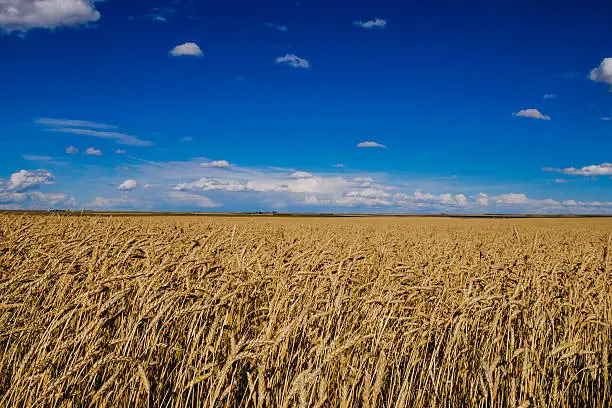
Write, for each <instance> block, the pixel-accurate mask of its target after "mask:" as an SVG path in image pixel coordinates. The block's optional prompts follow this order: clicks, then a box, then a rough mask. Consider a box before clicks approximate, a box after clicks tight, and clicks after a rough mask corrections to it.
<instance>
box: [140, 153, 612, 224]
mask: <svg viewBox="0 0 612 408" xmlns="http://www.w3.org/2000/svg"><path fill="white" fill-rule="evenodd" d="M295 173H298V171H297V170H295V169H286V168H275V169H272V168H271V167H261V168H255V167H241V166H236V165H235V166H232V168H231V170H228V169H225V168H212V167H201V166H200V161H199V160H195V159H194V160H191V161H187V162H168V163H158V162H154V163H148V162H146V163H145V162H143V163H141V164H138V165H135V167H134V169H133V173H132V174H134V176H133V177H134V178H136V179H146V180H147V181H148V182H149V183H155V185H156V186H157V188H156V189H155V190H154V191H152V192H150V193H149V194H148V197H149V198H150V199H153V196H157V198H158V199H159V200H161V202H166V203H167V205H169V206H171V205H172V203H173V202H172V201H169V200H168V199H167V198H164V197H166V196H167V194H168V193H169V192H171V191H172V192H182V193H188V194H191V195H195V196H206V198H209V199H211V200H214V201H215V202H223V203H225V202H226V201H225V200H226V199H227V200H228V202H229V203H232V205H239V208H241V209H245V208H257V209H273V208H279V207H280V206H281V204H282V206H283V208H291V206H295V207H296V208H299V206H303V205H308V206H321V207H325V208H338V211H348V209H354V210H355V211H359V212H362V211H363V212H370V211H374V212H376V211H378V210H385V211H393V212H401V213H448V212H452V213H473V212H483V208H486V209H487V212H500V213H504V212H513V213H522V212H531V213H540V212H548V213H550V212H552V213H555V212H557V213H568V212H572V213H574V212H575V213H589V212H590V213H605V212H610V211H612V205H611V206H606V205H605V202H604V201H602V202H599V204H597V203H598V202H591V203H590V206H587V205H586V204H585V205H583V206H578V207H568V206H564V205H563V204H561V203H560V202H559V201H556V200H553V199H550V198H546V197H544V198H543V199H533V198H529V197H527V195H526V194H522V193H511V194H499V195H489V194H486V193H480V194H477V195H468V194H465V192H461V191H452V192H444V191H442V192H439V191H438V192H436V191H435V190H434V191H429V192H428V191H424V190H420V189H417V190H411V191H407V190H406V188H405V187H402V186H401V185H400V186H398V185H393V184H392V183H391V184H390V183H387V182H383V181H382V180H384V179H386V178H387V177H389V176H386V175H372V174H370V175H368V174H363V173H361V174H360V173H354V174H347V172H346V171H342V174H341V175H340V174H333V173H331V174H330V173H309V174H310V177H303V178H302V177H297V176H298V175H300V174H299V173H298V174H295ZM294 174H295V176H294V177H292V175H294ZM303 176H306V174H303ZM164 186H170V187H169V188H170V189H171V191H168V190H167V189H166V187H164ZM430 190H431V187H430ZM157 194H166V195H157ZM185 199H187V196H185ZM191 199H195V197H191ZM577 202H579V201H577ZM601 203H604V204H601ZM230 208H232V207H231V206H230V207H228V209H230ZM234 208H235V207H234ZM343 208H344V209H345V210H342V209H343ZM359 208H363V210H360V209H359Z"/></svg>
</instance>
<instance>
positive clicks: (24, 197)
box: [0, 170, 76, 209]
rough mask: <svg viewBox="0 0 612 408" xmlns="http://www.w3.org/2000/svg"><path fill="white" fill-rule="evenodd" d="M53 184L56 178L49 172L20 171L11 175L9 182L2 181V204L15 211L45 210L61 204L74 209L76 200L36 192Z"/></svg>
mask: <svg viewBox="0 0 612 408" xmlns="http://www.w3.org/2000/svg"><path fill="white" fill-rule="evenodd" d="M53 182H54V177H53V175H52V174H51V173H49V172H48V171H47V170H36V171H29V170H20V171H18V172H16V173H13V174H11V176H10V177H9V179H8V180H4V179H0V204H1V205H2V206H3V208H15V209H17V208H44V207H47V206H52V205H53V206H54V205H59V204H62V205H67V206H71V207H74V206H75V205H76V202H75V200H74V198H73V197H69V196H67V195H66V194H61V193H42V192H40V191H34V190H37V189H39V188H40V187H42V186H45V185H50V184H53ZM7 206H8V207H7Z"/></svg>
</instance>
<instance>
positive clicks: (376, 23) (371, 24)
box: [353, 18, 387, 29]
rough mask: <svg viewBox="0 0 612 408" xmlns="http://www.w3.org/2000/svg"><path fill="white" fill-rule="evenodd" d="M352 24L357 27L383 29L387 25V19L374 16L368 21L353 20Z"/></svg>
mask: <svg viewBox="0 0 612 408" xmlns="http://www.w3.org/2000/svg"><path fill="white" fill-rule="evenodd" d="M353 24H354V25H356V26H357V27H361V28H366V29H372V28H380V29H383V28H385V27H386V26H387V20H383V19H382V18H375V19H374V20H368V21H353Z"/></svg>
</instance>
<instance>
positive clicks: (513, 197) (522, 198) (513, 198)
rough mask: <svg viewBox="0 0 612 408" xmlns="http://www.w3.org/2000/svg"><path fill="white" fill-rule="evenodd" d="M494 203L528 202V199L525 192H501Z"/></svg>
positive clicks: (513, 203) (512, 203)
mask: <svg viewBox="0 0 612 408" xmlns="http://www.w3.org/2000/svg"><path fill="white" fill-rule="evenodd" d="M496 203H497V204H509V205H515V204H528V203H529V199H528V198H527V196H526V195H525V194H516V193H509V194H502V195H501V196H499V197H498V198H497V199H496Z"/></svg>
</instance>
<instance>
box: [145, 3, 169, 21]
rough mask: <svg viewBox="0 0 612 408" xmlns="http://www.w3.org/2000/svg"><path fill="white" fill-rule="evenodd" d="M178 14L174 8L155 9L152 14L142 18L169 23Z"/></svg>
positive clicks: (149, 13)
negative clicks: (170, 18)
mask: <svg viewBox="0 0 612 408" xmlns="http://www.w3.org/2000/svg"><path fill="white" fill-rule="evenodd" d="M176 13H177V10H176V8H174V7H169V6H164V7H153V8H152V9H151V11H150V12H148V13H147V14H145V15H143V16H142V17H143V18H146V19H148V20H151V21H158V22H161V23H166V22H167V21H168V18H169V17H170V16H172V15H174V14H176Z"/></svg>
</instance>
